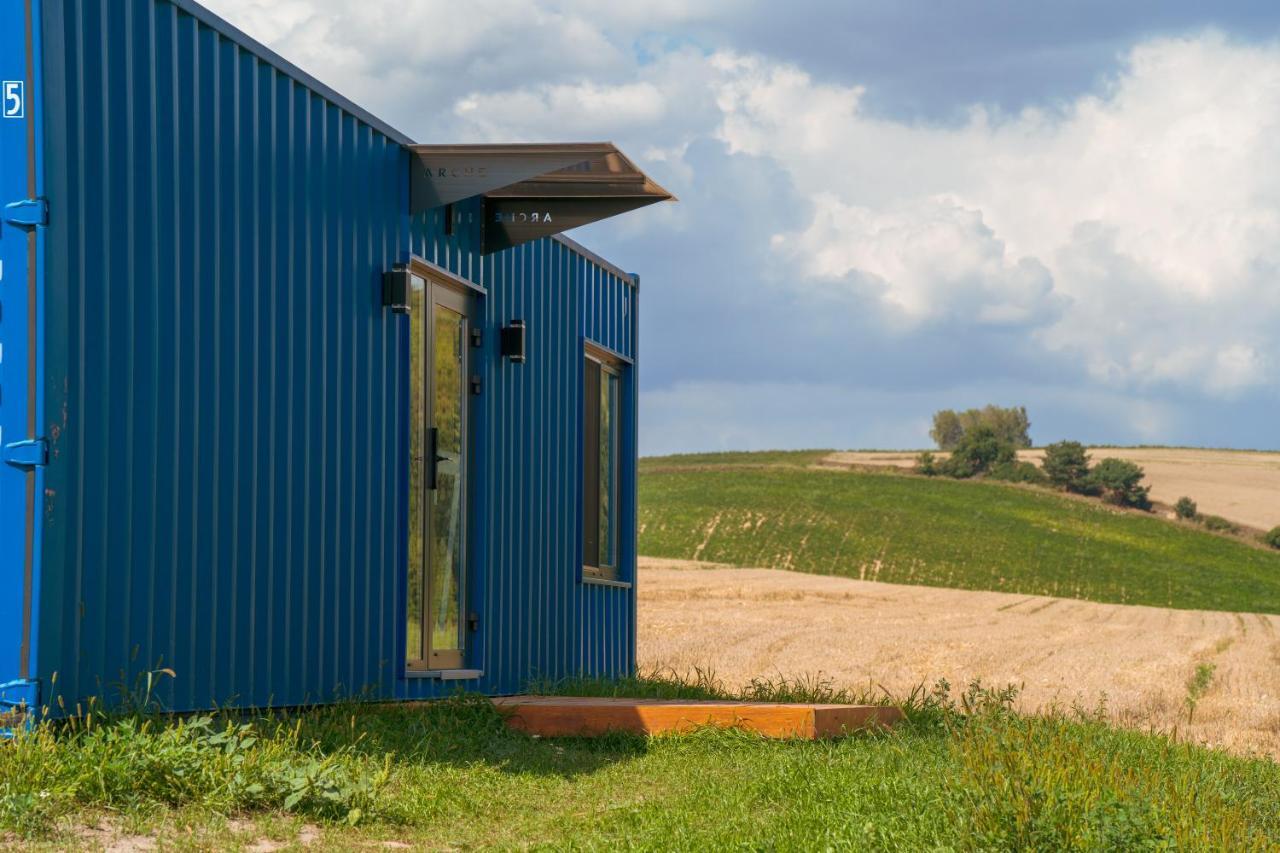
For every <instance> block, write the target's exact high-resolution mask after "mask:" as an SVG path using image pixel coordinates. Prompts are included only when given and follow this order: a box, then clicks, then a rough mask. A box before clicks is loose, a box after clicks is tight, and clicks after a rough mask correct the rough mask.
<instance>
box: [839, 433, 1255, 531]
mask: <svg viewBox="0 0 1280 853" xmlns="http://www.w3.org/2000/svg"><path fill="white" fill-rule="evenodd" d="M1089 453H1090V454H1091V455H1092V456H1093V458H1094V460H1095V461H1097V460H1099V459H1103V458H1105V457H1108V456H1114V457H1116V458H1118V459H1127V460H1129V461H1131V462H1136V463H1137V464H1139V465H1141V466H1142V468H1143V470H1144V471H1145V472H1146V474H1147V480H1146V482H1147V483H1148V484H1149V485H1150V486H1151V497H1152V498H1153V499H1154V500H1156V501H1159V502H1160V503H1164V504H1170V505H1172V504H1173V503H1174V502H1175V501H1177V500H1178V498H1180V497H1182V496H1184V495H1186V496H1188V497H1190V498H1192V499H1193V500H1195V501H1196V503H1197V504H1199V508H1200V511H1201V512H1204V513H1211V514H1213V515H1220V516H1222V517H1223V518H1228V519H1230V520H1232V521H1234V522H1237V523H1238V524H1244V525H1247V526H1249V527H1254V528H1258V529H1260V530H1270V529H1271V528H1272V527H1275V526H1277V525H1280V453H1263V452H1256V451H1244V450H1201V449H1197V448H1178V447H1125V448H1106V447H1095V448H1090V450H1089ZM917 455H918V454H917V453H916V452H881V451H837V452H834V453H830V454H827V455H826V456H825V457H823V458H822V459H821V460H820V461H819V464H821V465H826V466H831V467H850V466H863V465H866V466H886V467H895V468H911V467H912V466H913V465H915V460H916V456H917ZM1018 457H1019V458H1021V459H1025V460H1028V461H1033V462H1037V463H1038V462H1039V461H1040V460H1041V459H1042V458H1043V457H1044V451H1042V450H1024V451H1022V452H1020V453H1019V454H1018Z"/></svg>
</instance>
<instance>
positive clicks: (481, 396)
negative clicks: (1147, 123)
mask: <svg viewBox="0 0 1280 853" xmlns="http://www.w3.org/2000/svg"><path fill="white" fill-rule="evenodd" d="M0 81H3V82H2V86H3V88H2V89H0V103H2V105H3V115H2V116H0V206H2V207H3V213H4V220H3V223H0V449H2V450H3V453H4V457H3V464H0V582H3V586H4V590H5V594H4V595H3V596H2V597H0V700H3V701H5V702H6V703H8V704H7V705H6V707H8V708H14V707H20V706H21V705H22V704H24V703H25V704H26V705H27V706H28V707H33V708H34V707H38V706H40V705H45V706H49V707H51V709H52V711H53V713H60V712H61V709H63V708H65V709H72V708H74V706H75V705H76V703H78V702H83V701H84V700H85V699H86V698H87V697H90V696H99V697H103V698H104V699H106V700H107V701H113V700H116V699H118V698H119V696H120V695H121V692H122V691H129V690H132V689H134V688H135V687H136V686H137V685H138V684H139V679H140V678H142V677H143V676H144V675H145V674H146V673H148V672H154V671H156V670H161V669H166V670H171V671H172V672H173V674H174V676H173V677H172V678H169V677H165V678H162V679H161V680H160V682H159V684H160V687H159V689H158V691H157V693H156V694H155V696H154V697H153V698H155V699H157V700H158V701H159V702H161V703H163V704H164V706H166V707H168V708H171V709H175V710H184V709H196V708H205V707H211V706H213V705H225V704H229V703H235V704H239V705H242V706H266V705H298V704H304V703H311V702H324V701H332V700H334V699H336V698H340V697H347V696H365V697H369V698H425V697H432V696H438V695H441V694H443V693H446V692H451V691H453V690H455V689H457V688H458V686H459V685H462V686H465V687H467V688H468V689H474V690H479V691H484V692H487V693H494V694H503V693H513V692H517V691H520V690H521V689H522V688H523V687H524V686H525V685H526V683H527V682H528V681H529V680H530V679H532V678H536V677H547V678H557V677H563V676H567V675H576V674H593V675H622V674H627V673H630V672H631V671H632V670H633V667H634V661H635V604H636V599H635V585H634V580H635V556H636V555H635V542H636V529H635V499H636V498H635V476H636V465H635V462H636V452H637V451H636V447H637V445H636V403H637V384H636V369H637V368H636V359H637V331H636V329H637V326H636V322H637V314H638V280H637V279H636V278H635V277H634V276H631V275H628V274H625V273H623V272H622V271H620V270H618V269H617V268H615V267H613V266H612V265H610V264H609V263H607V262H605V261H603V260H601V259H599V258H598V257H596V256H594V255H593V254H591V253H590V252H588V251H586V250H585V249H583V248H581V247H580V246H578V245H577V244H575V243H573V242H572V241H570V240H568V239H566V238H564V237H562V236H560V235H559V233H558V232H559V231H560V230H562V229H563V228H565V227H572V225H574V224H580V223H581V222H586V221H592V220H593V219H599V218H603V217H604V216H607V215H612V214H613V213H617V212H621V211H623V210H628V209H633V208H635V207H639V206H641V205H642V204H647V203H649V202H651V201H658V200H663V199H666V198H670V196H669V195H668V194H666V193H665V192H663V191H661V188H659V187H656V185H654V184H653V183H652V182H651V181H648V180H647V178H644V176H643V175H642V174H640V173H639V171H638V170H636V169H635V168H634V166H633V165H632V164H631V163H630V161H627V160H626V158H625V157H623V156H622V155H621V154H620V153H619V152H617V151H616V149H613V148H612V146H607V145H589V146H572V145H568V146H488V147H484V146H471V147H467V146H417V145H415V144H414V142H413V140H411V139H410V138H408V137H407V136H405V135H404V134H402V133H400V132H398V131H396V130H395V129H394V128H391V127H389V126H388V125H386V124H384V123H383V122H381V121H379V120H378V119H376V118H374V117H373V116H371V115H369V114H368V113H366V112H365V111H363V110H361V109H360V108H359V107H357V106H355V105H354V104H351V103H349V102H348V101H346V100H345V99H343V98H342V97H340V96H339V95H337V94H336V93H334V92H333V91H331V90H330V89H328V88H326V87H325V86H323V85H322V84H320V83H319V82H317V81H316V80H314V79H312V78H311V77H309V76H308V75H306V74H304V73H303V72H301V71H299V70H298V69H297V68H295V67H293V66H292V65H290V64H289V63H288V62H286V61H284V60H283V59H281V58H280V57H279V56H277V55H276V54H274V53H272V52H271V51H270V50H268V49H266V48H264V47H262V46H261V45H259V44H257V43H256V42H254V41H253V40H252V39H250V38H248V37H247V36H245V35H244V34H243V33H240V32H239V31H237V30H236V29H234V28H233V27H231V26H230V25H228V24H226V23H225V22H223V21H221V20H220V19H218V18H216V17H214V16H213V15H211V14H210V13H209V12H207V11H205V10H204V9H202V8H201V7H199V6H197V5H196V4H194V3H192V2H188V0H120V2H116V0H112V2H109V3H107V2H88V1H87V0H86V1H85V2H77V0H0ZM637 187H639V188H640V189H637ZM406 309H407V313H406ZM3 710H4V708H0V712H2V711H3Z"/></svg>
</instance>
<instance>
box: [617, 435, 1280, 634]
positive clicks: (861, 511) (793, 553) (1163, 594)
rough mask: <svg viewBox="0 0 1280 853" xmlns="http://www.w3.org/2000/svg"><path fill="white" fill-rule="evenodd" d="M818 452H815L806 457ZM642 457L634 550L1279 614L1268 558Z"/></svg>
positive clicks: (1098, 509)
mask: <svg viewBox="0 0 1280 853" xmlns="http://www.w3.org/2000/svg"><path fill="white" fill-rule="evenodd" d="M817 455H821V454H817ZM765 458H766V459H768V460H770V462H769V463H768V465H766V466H755V465H753V464H752V456H751V455H750V454H734V455H732V456H727V457H724V459H725V462H724V463H723V464H716V463H715V462H714V460H711V461H708V458H705V457H692V458H691V459H692V461H690V458H687V457H686V458H679V457H670V458H668V459H667V460H665V461H664V460H661V459H649V460H646V466H647V467H646V468H645V469H643V470H642V472H641V476H640V553H642V554H646V555H649V556H654V557H675V558H685V559H693V558H696V559H700V560H708V561H712V562H721V563H729V564H732V565H739V566H761V567H767V568H785V569H794V570H798V571H805V572H814V573H819V574H836V575H845V576H849V577H855V578H866V579H870V580H879V581H886V582H893V583H907V584H924V585H928V586H941V587H954V588H959V589H978V590H1000V591H1005V592H1017V593H1024V594H1031V595H1055V596H1064V597H1069V598H1082V599H1089V600H1092V601H1104V602H1117V603H1122V604H1146V605H1154V606H1161V607H1178V608H1194V609H1206V610H1234V611H1256V612H1263V613H1280V553H1274V552H1268V551H1266V550H1263V549H1261V548H1256V547H1251V546H1249V545H1247V544H1244V543H1242V542H1239V541H1236V540H1232V539H1228V538H1225V537H1222V536H1215V535H1211V534H1209V533H1206V532H1204V531H1201V530H1197V529H1195V528H1192V527H1189V526H1186V525H1176V524H1172V523H1169V522H1168V521H1165V520H1163V519H1159V518H1156V517H1152V516H1144V515H1140V514H1135V513H1132V512H1122V511H1118V510H1115V509H1113V508H1110V507H1107V506H1105V505H1102V504H1101V503H1099V502H1092V501H1085V500H1073V499H1070V498H1066V497H1062V496H1059V495H1055V494H1053V493H1050V492H1046V491H1041V490H1033V489H1027V488H1019V487H1015V486H1008V485H1003V484H998V483H990V482H957V481H952V480H943V479H926V478H922V477H914V476H909V475H904V474H898V473H891V472H884V473H867V472H837V471H823V470H811V469H808V468H805V467H803V465H804V464H807V462H805V461H804V460H805V459H807V457H805V456H803V455H801V456H800V457H798V459H797V460H795V461H793V463H792V464H787V462H786V460H785V459H779V454H773V453H771V454H766V455H765Z"/></svg>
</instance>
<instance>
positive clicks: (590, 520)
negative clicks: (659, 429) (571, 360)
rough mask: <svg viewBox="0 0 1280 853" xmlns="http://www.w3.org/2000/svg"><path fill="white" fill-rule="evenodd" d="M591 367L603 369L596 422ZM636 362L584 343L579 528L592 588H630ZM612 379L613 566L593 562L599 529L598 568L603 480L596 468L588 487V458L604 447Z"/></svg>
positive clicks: (587, 579)
mask: <svg viewBox="0 0 1280 853" xmlns="http://www.w3.org/2000/svg"><path fill="white" fill-rule="evenodd" d="M588 365H595V366H596V367H597V368H598V371H599V373H598V375H599V377H600V381H599V382H598V383H597V384H596V388H595V392H596V393H595V394H594V395H591V396H594V400H595V405H596V412H595V418H594V419H593V420H589V412H588V408H587V407H588V405H589V404H590V402H591V399H590V396H589V395H588V378H587V370H588V369H589V368H588ZM631 365H632V363H631V360H630V359H628V358H626V357H625V356H623V355H621V354H620V353H616V352H613V351H612V350H609V349H606V348H604V347H601V346H599V345H598V344H594V343H592V342H591V341H588V340H584V341H583V354H582V394H583V399H582V416H581V421H580V423H581V425H582V441H581V454H580V456H579V459H580V462H581V464H582V476H581V483H582V491H581V495H582V500H581V503H580V510H581V512H580V516H579V517H580V523H581V528H580V530H579V533H580V536H579V543H580V546H581V549H582V550H581V552H580V554H581V559H580V560H579V563H580V564H581V568H582V580H583V581H584V582H587V583H602V584H607V585H623V586H629V585H630V584H628V583H626V579H625V578H624V577H623V573H622V566H623V565H624V564H625V562H626V559H627V553H626V551H625V549H624V548H623V541H624V540H625V535H624V531H625V529H626V527H625V514H624V510H625V509H626V508H627V506H628V505H629V501H628V497H627V493H626V490H625V489H624V488H623V485H624V484H623V482H622V480H623V473H624V471H623V468H624V466H623V451H624V448H625V447H626V446H627V436H626V435H624V430H625V429H626V423H627V420H626V418H627V410H628V407H627V405H626V399H627V387H628V386H627V381H628V376H627V370H628V368H629V367H631ZM608 376H612V377H613V378H614V379H616V381H617V394H616V397H615V399H614V407H615V409H614V412H613V418H612V429H611V440H612V442H613V453H612V455H611V459H612V470H611V471H610V472H609V474H610V476H609V485H610V494H609V500H610V505H611V506H612V507H613V509H614V517H613V526H614V534H613V552H614V553H613V565H611V566H610V565H596V564H593V563H592V562H590V559H589V556H588V552H589V548H588V531H589V527H588V525H594V526H595V528H596V532H597V535H596V541H595V551H596V554H595V560H596V563H599V562H601V558H600V541H599V538H600V537H599V519H600V481H601V471H600V468H599V466H598V465H596V466H594V468H595V475H596V484H595V487H594V488H592V487H590V486H589V484H588V477H589V475H590V474H591V471H592V467H593V466H592V465H591V464H590V463H589V461H588V460H589V459H590V458H591V457H592V456H594V457H595V458H597V459H598V458H599V454H600V445H599V443H598V436H599V435H600V420H599V414H600V398H601V393H602V389H603V388H604V380H605V377H608ZM592 494H594V495H595V500H594V502H593V503H592V505H590V506H589V505H588V504H589V502H591V498H590V496H591V495H592Z"/></svg>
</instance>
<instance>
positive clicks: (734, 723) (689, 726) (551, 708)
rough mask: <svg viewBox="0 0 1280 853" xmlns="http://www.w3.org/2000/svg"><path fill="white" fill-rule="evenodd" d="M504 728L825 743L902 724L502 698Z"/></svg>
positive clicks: (644, 703) (680, 704) (756, 708)
mask: <svg viewBox="0 0 1280 853" xmlns="http://www.w3.org/2000/svg"><path fill="white" fill-rule="evenodd" d="M493 701H494V704H495V705H497V706H498V708H499V709H500V710H502V711H503V712H504V713H505V714H506V716H507V725H509V726H511V727H512V728H514V729H518V730H520V731H524V732H528V733H530V734H535V735H540V736H542V737H577V736H592V735H600V734H604V733H606V732H611V731H626V732H635V733H637V734H665V733H672V732H689V731H693V730H694V729H697V728H701V727H703V726H717V727H721V728H731V727H732V728H741V729H745V730H747V731H751V732H756V733H758V734H761V735H765V736H766V737H776V738H807V739H810V740H812V739H815V738H825V737H838V736H840V735H843V734H847V733H849V732H854V731H859V730H862V729H869V728H887V727H889V726H892V725H893V724H894V723H897V722H898V721H899V720H901V719H902V711H901V710H899V709H898V708H891V707H880V706H875V705H816V704H781V703H774V702H732V701H696V700H685V699H617V698H592V697H582V696H508V697H503V698H498V699H494V700H493Z"/></svg>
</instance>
